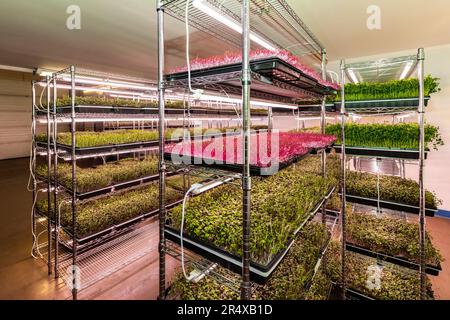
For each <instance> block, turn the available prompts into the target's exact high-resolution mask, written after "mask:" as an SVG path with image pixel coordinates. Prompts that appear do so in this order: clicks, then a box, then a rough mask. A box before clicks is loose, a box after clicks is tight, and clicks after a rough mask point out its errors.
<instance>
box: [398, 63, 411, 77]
mask: <svg viewBox="0 0 450 320" xmlns="http://www.w3.org/2000/svg"><path fill="white" fill-rule="evenodd" d="M412 66H413V62H412V61H411V62H408V63H407V64H406V65H405V69H403V72H402V74H401V75H400V80H403V79H405V78H406V76H407V75H408V73H409V71H411V68H412Z"/></svg>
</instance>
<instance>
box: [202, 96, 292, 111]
mask: <svg viewBox="0 0 450 320" xmlns="http://www.w3.org/2000/svg"><path fill="white" fill-rule="evenodd" d="M198 100H200V101H204V102H206V101H216V102H227V103H235V104H241V103H242V99H238V98H230V97H221V96H213V95H205V94H204V95H201V96H200V98H199V99H198ZM250 104H251V105H252V106H255V107H272V108H281V109H291V110H297V108H298V107H297V106H295V105H290V104H279V103H272V102H264V101H256V100H251V101H250Z"/></svg>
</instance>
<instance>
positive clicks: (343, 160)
mask: <svg viewBox="0 0 450 320" xmlns="http://www.w3.org/2000/svg"><path fill="white" fill-rule="evenodd" d="M341 144H342V151H341V179H340V180H341V181H340V183H341V195H342V196H341V205H342V207H341V228H342V248H341V255H342V257H341V259H342V270H341V273H342V274H341V286H342V288H341V289H342V298H343V299H345V292H346V289H347V275H346V246H345V243H346V238H347V232H346V228H347V226H346V219H347V217H346V206H347V203H346V200H345V196H346V187H345V183H346V179H345V175H346V154H345V61H344V60H341Z"/></svg>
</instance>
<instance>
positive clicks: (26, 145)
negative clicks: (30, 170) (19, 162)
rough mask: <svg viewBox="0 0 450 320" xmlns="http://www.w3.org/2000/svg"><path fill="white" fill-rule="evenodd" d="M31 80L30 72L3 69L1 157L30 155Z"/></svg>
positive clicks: (0, 88) (0, 75)
mask: <svg viewBox="0 0 450 320" xmlns="http://www.w3.org/2000/svg"><path fill="white" fill-rule="evenodd" d="M31 79H32V76H31V75H30V74H25V73H21V72H14V71H1V70H0V160H1V159H10V158H19V157H26V156H28V155H29V154H30V143H31V131H30V130H31Z"/></svg>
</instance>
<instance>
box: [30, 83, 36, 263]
mask: <svg viewBox="0 0 450 320" xmlns="http://www.w3.org/2000/svg"><path fill="white" fill-rule="evenodd" d="M31 91H32V101H31V103H32V107H31V109H32V111H31V136H32V145H31V160H32V165H31V175H32V178H33V192H32V196H33V199H32V204H33V208H32V209H31V210H32V213H31V215H32V219H31V231H32V248H31V250H32V252H31V253H32V255H33V256H35V254H36V253H37V252H36V245H38V243H37V238H36V209H35V206H34V205H35V202H36V197H37V183H36V140H35V137H36V109H35V106H36V82H35V81H34V80H33V81H32V82H31Z"/></svg>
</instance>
